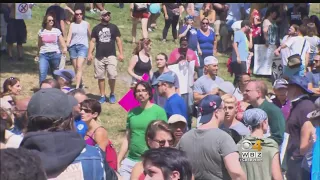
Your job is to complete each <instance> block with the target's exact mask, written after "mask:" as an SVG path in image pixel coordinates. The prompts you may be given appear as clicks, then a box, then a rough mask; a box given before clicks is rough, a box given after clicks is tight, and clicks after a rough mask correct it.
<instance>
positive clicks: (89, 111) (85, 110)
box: [80, 108, 93, 113]
mask: <svg viewBox="0 0 320 180" xmlns="http://www.w3.org/2000/svg"><path fill="white" fill-rule="evenodd" d="M80 111H84V112H85V113H92V112H93V111H92V110H90V109H84V108H80Z"/></svg>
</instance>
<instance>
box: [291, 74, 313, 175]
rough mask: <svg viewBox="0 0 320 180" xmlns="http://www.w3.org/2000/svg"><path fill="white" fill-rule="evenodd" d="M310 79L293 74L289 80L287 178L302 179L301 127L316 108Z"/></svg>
mask: <svg viewBox="0 0 320 180" xmlns="http://www.w3.org/2000/svg"><path fill="white" fill-rule="evenodd" d="M308 83H309V80H308V78H307V77H305V76H292V77H291V78H290V79H289V81H288V86H287V87H288V100H290V101H291V112H290V116H289V118H288V120H287V121H286V132H287V133H288V134H290V138H289V141H288V145H287V159H286V161H287V165H288V169H287V173H286V177H287V179H302V178H301V177H302V173H301V164H302V160H303V158H304V156H303V155H301V154H300V148H299V147H300V137H301V128H302V127H303V125H304V123H305V122H307V121H308V118H307V115H308V113H309V112H311V111H313V110H315V105H314V103H313V102H312V101H311V100H310V97H309V95H311V94H312V91H310V90H309V89H308Z"/></svg>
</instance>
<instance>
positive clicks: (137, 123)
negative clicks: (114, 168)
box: [118, 81, 167, 180]
mask: <svg viewBox="0 0 320 180" xmlns="http://www.w3.org/2000/svg"><path fill="white" fill-rule="evenodd" d="M133 91H134V97H135V98H136V99H137V100H138V101H139V103H140V106H138V107H136V108H134V109H132V110H131V111H130V112H129V113H128V117H127V124H126V134H125V137H124V138H123V141H122V145H121V148H120V152H119V154H118V167H120V169H119V173H120V175H121V176H122V177H123V179H124V180H127V179H130V175H131V171H132V168H133V166H134V165H135V164H136V163H137V162H139V161H141V159H140V157H141V155H142V154H143V153H144V151H146V150H147V149H148V146H147V144H146V141H145V133H146V129H147V126H148V124H149V123H150V122H151V121H153V120H163V121H166V122H167V115H166V112H165V111H164V109H163V108H161V107H160V106H158V105H156V104H153V103H151V102H150V100H151V99H152V87H151V85H150V84H149V83H148V82H144V81H140V82H138V83H137V85H136V87H135V88H134V90H133ZM127 152H128V157H126V158H125V159H124V157H125V155H126V154H127ZM123 159H124V160H123ZM122 160H123V161H122ZM120 165H121V166H120Z"/></svg>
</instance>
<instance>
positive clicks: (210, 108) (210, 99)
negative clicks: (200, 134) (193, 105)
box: [199, 95, 222, 124]
mask: <svg viewBox="0 0 320 180" xmlns="http://www.w3.org/2000/svg"><path fill="white" fill-rule="evenodd" d="M221 103H222V99H221V98H220V97H219V96H217V95H207V96H206V97H204V98H203V99H202V100H201V102H200V104H199V111H200V113H201V118H200V123H201V124H206V123H208V122H210V120H211V119H212V116H213V113H214V112H215V111H216V110H217V109H218V108H219V107H220V105H221Z"/></svg>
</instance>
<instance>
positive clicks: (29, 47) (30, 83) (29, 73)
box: [0, 3, 320, 148]
mask: <svg viewBox="0 0 320 180" xmlns="http://www.w3.org/2000/svg"><path fill="white" fill-rule="evenodd" d="M49 5H50V4H45V3H39V4H38V6H36V7H34V9H33V11H32V19H31V20H26V21H25V22H26V25H27V30H28V38H27V43H26V44H24V49H25V56H24V58H25V61H24V62H22V63H20V62H15V63H11V62H8V61H7V56H5V55H1V67H0V70H1V86H2V84H3V81H4V80H5V79H6V78H8V77H11V76H15V77H18V78H20V79H21V83H22V86H23V91H22V94H21V96H31V95H32V93H33V92H32V90H31V89H32V88H33V87H37V86H38V73H39V71H38V64H37V63H35V62H34V61H33V59H34V56H35V54H36V51H37V33H38V31H39V29H40V27H41V22H42V19H43V15H44V13H45V11H46V8H47V7H48V6H49ZM62 6H64V4H62ZM106 9H107V10H108V11H111V12H112V20H111V22H112V23H114V24H116V25H117V26H118V27H119V29H120V32H121V38H122V41H123V49H124V56H125V60H124V62H123V63H118V72H119V76H118V78H117V83H116V97H117V99H118V100H119V99H120V98H121V97H122V96H123V95H124V94H125V93H126V92H127V91H128V89H129V84H130V81H131V78H130V77H129V75H128V74H127V66H128V61H129V59H130V58H131V54H132V50H133V48H134V45H133V44H131V19H130V16H129V6H128V4H125V8H124V9H119V8H118V6H117V4H116V3H111V4H107V5H106ZM311 14H317V15H318V16H319V15H320V5H319V4H315V3H313V4H312V8H311ZM86 16H87V17H86V21H88V22H89V23H90V25H91V27H93V26H95V25H97V24H98V23H99V15H92V14H90V13H89V12H86ZM157 24H158V29H157V30H155V31H154V32H150V33H149V37H150V38H151V39H152V42H153V45H152V53H151V54H152V57H153V59H155V58H154V57H155V55H157V54H158V53H160V52H164V53H166V54H168V55H169V54H170V52H171V51H172V50H173V49H174V48H175V47H178V44H175V43H173V42H172V41H171V40H172V35H171V30H170V31H169V33H168V38H167V39H168V41H167V43H162V42H161V41H160V39H161V36H162V28H163V27H164V20H163V16H162V15H161V16H160V17H159V18H158V21H157ZM137 34H138V37H137V39H140V38H141V29H140V27H138V33H137ZM218 59H219V61H220V64H219V76H220V77H222V78H224V79H225V80H228V81H232V80H233V77H231V76H230V75H229V73H228V72H227V69H226V62H227V56H219V57H218ZM153 64H155V63H153ZM66 68H68V69H72V67H71V66H67V67H66ZM84 69H85V70H84V71H85V72H84V77H83V79H84V83H85V85H86V86H87V87H88V88H87V89H85V90H86V92H87V93H89V94H93V95H99V90H98V85H97V81H96V80H95V79H94V77H93V75H94V73H93V66H92V65H91V66H87V65H85V67H84ZM106 87H108V86H106ZM268 87H269V88H270V87H271V84H270V83H269V82H268ZM106 89H107V90H106V91H107V94H109V88H106ZM102 108H103V109H102V110H103V111H102V114H101V115H100V121H101V123H102V124H103V125H104V126H105V127H106V128H107V130H108V132H109V138H110V139H111V140H112V141H113V142H114V144H115V145H116V147H117V148H119V146H120V143H121V142H120V139H121V138H122V136H123V133H124V130H125V122H126V115H127V113H126V111H125V110H123V109H122V108H121V107H120V106H119V105H118V104H114V105H111V104H109V103H105V104H103V105H102Z"/></svg>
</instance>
